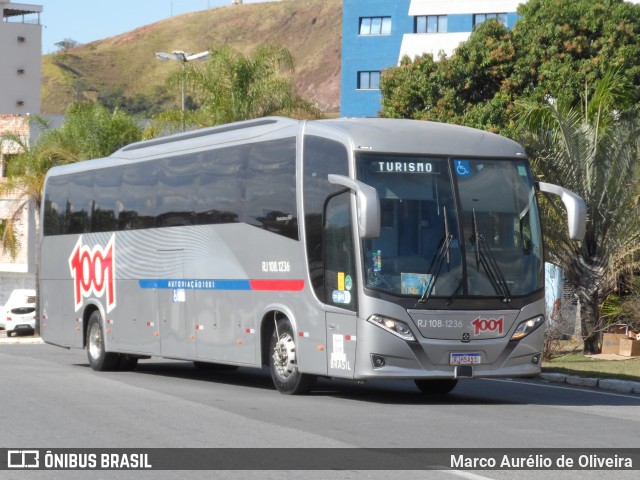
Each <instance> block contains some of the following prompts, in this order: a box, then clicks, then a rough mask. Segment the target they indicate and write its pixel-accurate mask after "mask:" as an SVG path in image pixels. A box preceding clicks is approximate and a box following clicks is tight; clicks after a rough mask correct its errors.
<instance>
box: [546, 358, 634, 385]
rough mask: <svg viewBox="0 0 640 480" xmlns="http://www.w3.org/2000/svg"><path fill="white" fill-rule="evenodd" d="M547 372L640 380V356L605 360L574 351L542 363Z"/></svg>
mask: <svg viewBox="0 0 640 480" xmlns="http://www.w3.org/2000/svg"><path fill="white" fill-rule="evenodd" d="M542 370H543V371H545V372H558V373H565V374H568V375H577V376H579V377H592V378H614V379H620V380H632V381H636V382H640V357H632V358H629V359H628V360H603V359H600V358H594V357H587V356H585V355H583V354H582V352H575V351H572V352H570V353H567V354H564V355H561V356H559V357H556V358H554V359H553V360H550V361H546V362H543V363H542Z"/></svg>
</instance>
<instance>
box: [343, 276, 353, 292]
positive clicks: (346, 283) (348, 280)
mask: <svg viewBox="0 0 640 480" xmlns="http://www.w3.org/2000/svg"><path fill="white" fill-rule="evenodd" d="M352 287H353V280H352V279H351V275H347V276H346V277H345V279H344V288H346V289H347V290H351V288H352Z"/></svg>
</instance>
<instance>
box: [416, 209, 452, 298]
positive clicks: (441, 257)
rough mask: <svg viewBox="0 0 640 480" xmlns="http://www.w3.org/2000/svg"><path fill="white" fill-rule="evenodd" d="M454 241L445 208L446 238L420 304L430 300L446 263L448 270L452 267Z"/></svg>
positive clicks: (432, 260)
mask: <svg viewBox="0 0 640 480" xmlns="http://www.w3.org/2000/svg"><path fill="white" fill-rule="evenodd" d="M452 240H453V235H451V232H449V221H448V220H447V207H444V237H443V238H442V240H440V248H438V251H437V252H436V254H435V255H434V256H433V258H432V259H431V265H429V272H430V273H431V277H429V281H428V282H427V284H426V285H425V288H424V292H422V296H421V297H420V300H418V303H426V302H427V300H429V297H431V292H432V291H433V287H434V286H435V284H436V280H437V279H438V275H440V270H441V269H442V264H443V263H444V261H445V260H446V261H447V269H448V268H449V266H450V265H451V257H450V255H449V248H450V247H451V241H452Z"/></svg>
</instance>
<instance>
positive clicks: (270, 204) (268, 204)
mask: <svg viewBox="0 0 640 480" xmlns="http://www.w3.org/2000/svg"><path fill="white" fill-rule="evenodd" d="M243 149H244V150H245V152H246V156H247V160H248V162H247V169H246V172H245V180H244V215H243V218H242V220H243V221H244V222H246V223H248V224H249V225H255V226H257V227H260V228H263V229H265V230H269V231H270V232H274V233H277V234H279V235H284V236H285V237H289V238H293V239H294V240H297V239H298V215H297V212H296V144H295V138H286V139H282V140H274V141H271V142H264V143H255V144H250V145H246V146H244V147H243Z"/></svg>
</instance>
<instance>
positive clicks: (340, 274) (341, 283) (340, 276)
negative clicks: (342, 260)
mask: <svg viewBox="0 0 640 480" xmlns="http://www.w3.org/2000/svg"><path fill="white" fill-rule="evenodd" d="M338 290H344V272H338Z"/></svg>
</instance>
